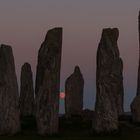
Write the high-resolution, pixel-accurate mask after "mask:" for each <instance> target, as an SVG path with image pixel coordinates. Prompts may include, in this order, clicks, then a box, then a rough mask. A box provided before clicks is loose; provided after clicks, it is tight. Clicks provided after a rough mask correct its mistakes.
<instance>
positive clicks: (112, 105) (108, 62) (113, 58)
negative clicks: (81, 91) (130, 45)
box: [93, 28, 123, 133]
mask: <svg viewBox="0 0 140 140" xmlns="http://www.w3.org/2000/svg"><path fill="white" fill-rule="evenodd" d="M118 36H119V31H118V29H117V28H114V29H110V28H108V29H104V30H103V32H102V37H101V41H100V43H99V47H98V51H97V71H96V86H97V90H96V91H97V95H96V104H95V118H94V119H95V120H94V123H93V126H94V129H95V131H96V132H97V133H100V132H105V133H110V132H112V131H115V130H117V129H118V115H120V114H122V112H123V77H122V69H123V64H122V60H121V58H120V56H119V49H118V45H117V40H118Z"/></svg>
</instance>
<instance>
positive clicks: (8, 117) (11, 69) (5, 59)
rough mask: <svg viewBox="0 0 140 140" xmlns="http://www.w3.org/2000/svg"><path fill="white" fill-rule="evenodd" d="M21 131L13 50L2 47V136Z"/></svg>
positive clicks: (0, 86)
mask: <svg viewBox="0 0 140 140" xmlns="http://www.w3.org/2000/svg"><path fill="white" fill-rule="evenodd" d="M19 131H20V113H19V94H18V84H17V77H16V72H15V63H14V57H13V52H12V48H11V47H10V46H7V45H1V46H0V135H5V134H8V135H13V134H16V133H17V132H19Z"/></svg>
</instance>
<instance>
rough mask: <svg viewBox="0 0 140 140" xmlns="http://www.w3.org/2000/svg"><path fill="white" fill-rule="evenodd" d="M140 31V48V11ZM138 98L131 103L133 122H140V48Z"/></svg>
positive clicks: (139, 21) (139, 22)
mask: <svg viewBox="0 0 140 140" xmlns="http://www.w3.org/2000/svg"><path fill="white" fill-rule="evenodd" d="M138 26H139V27H138V30H139V47H140V11H139V17H138ZM136 95H137V96H136V97H135V98H134V100H133V101H132V103H131V113H132V119H133V122H140V109H139V106H140V48H139V67H138V81H137V94H136Z"/></svg>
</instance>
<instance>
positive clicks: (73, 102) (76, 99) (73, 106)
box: [65, 66, 84, 117]
mask: <svg viewBox="0 0 140 140" xmlns="http://www.w3.org/2000/svg"><path fill="white" fill-rule="evenodd" d="M83 90H84V79H83V76H82V74H81V71H80V68H79V67H78V66H76V67H75V69H74V73H73V74H72V75H71V76H70V77H68V78H67V80H66V83H65V94H66V96H65V112H66V116H67V117H71V115H81V113H82V110H83Z"/></svg>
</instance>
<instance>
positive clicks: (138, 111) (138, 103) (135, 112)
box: [131, 95, 140, 123]
mask: <svg viewBox="0 0 140 140" xmlns="http://www.w3.org/2000/svg"><path fill="white" fill-rule="evenodd" d="M139 107H140V95H138V96H136V97H135V98H134V100H133V102H132V103H131V112H132V120H133V122H135V123H137V122H138V123H140V108H139Z"/></svg>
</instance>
